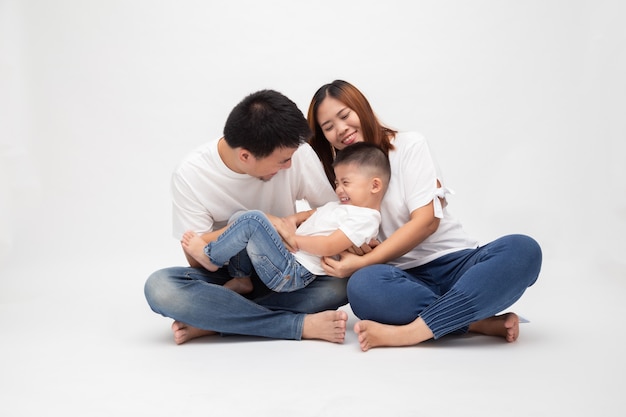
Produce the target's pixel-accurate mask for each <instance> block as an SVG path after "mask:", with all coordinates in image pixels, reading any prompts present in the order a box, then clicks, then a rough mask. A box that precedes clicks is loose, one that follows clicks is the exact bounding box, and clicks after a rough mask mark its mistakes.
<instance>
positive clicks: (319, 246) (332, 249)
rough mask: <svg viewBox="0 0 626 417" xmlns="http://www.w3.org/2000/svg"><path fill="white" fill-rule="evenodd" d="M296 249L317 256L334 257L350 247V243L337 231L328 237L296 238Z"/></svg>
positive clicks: (343, 234)
mask: <svg viewBox="0 0 626 417" xmlns="http://www.w3.org/2000/svg"><path fill="white" fill-rule="evenodd" d="M296 242H297V243H298V248H299V249H300V250H303V251H305V252H309V253H312V254H313V255H318V256H334V255H337V254H339V253H341V252H343V251H345V250H346V249H348V248H351V247H352V241H351V240H350V239H348V236H346V234H345V233H344V232H342V231H341V230H339V229H337V230H335V231H334V232H333V233H331V234H330V235H328V236H298V235H296Z"/></svg>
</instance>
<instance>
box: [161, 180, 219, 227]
mask: <svg viewBox="0 0 626 417" xmlns="http://www.w3.org/2000/svg"><path fill="white" fill-rule="evenodd" d="M171 194H172V234H173V236H174V238H176V239H180V238H181V237H182V235H183V233H185V232H186V231H187V230H193V231H195V232H196V233H200V234H202V233H207V232H210V231H212V230H213V217H212V216H211V213H209V212H208V211H207V209H206V208H205V207H204V206H203V205H202V204H201V203H200V201H199V200H198V198H197V197H196V195H195V193H194V192H193V191H192V189H191V187H190V186H189V183H188V182H187V181H186V180H185V179H184V178H183V176H182V175H181V174H180V173H178V172H175V173H174V174H173V175H172V179H171Z"/></svg>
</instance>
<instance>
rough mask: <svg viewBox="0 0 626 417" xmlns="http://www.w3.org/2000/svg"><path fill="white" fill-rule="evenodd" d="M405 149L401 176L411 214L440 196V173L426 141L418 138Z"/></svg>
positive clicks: (402, 156) (402, 157)
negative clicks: (438, 184)
mask: <svg viewBox="0 0 626 417" xmlns="http://www.w3.org/2000/svg"><path fill="white" fill-rule="evenodd" d="M417 138H418V140H413V141H411V142H410V143H409V145H408V146H406V148H405V149H403V152H402V155H401V166H400V172H399V176H401V178H402V181H403V182H404V183H403V186H404V193H405V198H406V202H407V206H408V209H409V212H412V211H413V210H416V209H418V208H420V207H423V206H425V205H427V204H429V203H430V202H431V201H433V200H434V199H435V197H436V196H437V194H438V191H437V179H438V172H437V166H436V164H435V161H434V159H433V157H432V155H431V152H430V149H429V147H428V143H427V142H426V140H425V139H424V138H423V137H421V136H418V137H417Z"/></svg>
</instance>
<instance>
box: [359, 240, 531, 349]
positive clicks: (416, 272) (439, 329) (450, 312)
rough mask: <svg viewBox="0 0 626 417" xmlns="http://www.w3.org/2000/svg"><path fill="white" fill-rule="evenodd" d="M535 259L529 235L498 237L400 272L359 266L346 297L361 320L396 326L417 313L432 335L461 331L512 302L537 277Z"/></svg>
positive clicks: (385, 268)
mask: <svg viewBox="0 0 626 417" xmlns="http://www.w3.org/2000/svg"><path fill="white" fill-rule="evenodd" d="M541 260H542V255H541V248H540V247H539V245H538V244H537V242H535V240H533V239H532V238H530V237H528V236H524V235H509V236H504V237H502V238H500V239H497V240H495V241H493V242H491V243H489V244H487V245H484V246H481V247H479V248H477V249H467V250H461V251H458V252H454V253H451V254H448V255H444V256H442V257H441V258H439V259H435V260H434V261H431V262H429V263H427V264H425V265H421V266H418V267H416V268H412V269H408V270H406V271H403V270H401V269H398V268H396V267H394V266H390V265H371V266H368V267H365V268H362V269H360V270H358V271H356V272H355V273H354V274H353V275H352V277H350V281H349V282H348V300H349V302H350V307H351V308H352V311H353V312H354V314H355V315H356V316H357V317H359V318H360V319H363V320H374V321H377V322H381V323H386V324H394V325H401V324H407V323H410V322H412V321H414V320H415V319H416V318H418V317H421V318H422V319H423V320H424V322H425V323H426V324H427V325H428V327H429V328H430V330H431V331H432V332H433V334H434V335H435V338H439V337H441V336H444V335H445V334H448V333H452V332H455V333H464V332H466V331H467V330H468V327H469V325H470V324H471V323H474V322H476V321H479V320H482V319H485V318H487V317H491V316H493V315H495V314H497V313H499V312H501V311H502V310H503V309H505V308H508V307H509V306H511V305H512V304H513V303H514V302H515V301H517V300H518V299H519V298H520V297H521V296H522V294H523V293H524V291H526V289H527V288H528V287H530V286H531V285H533V284H534V283H535V281H536V280H537V277H538V276H539V271H540V269H541Z"/></svg>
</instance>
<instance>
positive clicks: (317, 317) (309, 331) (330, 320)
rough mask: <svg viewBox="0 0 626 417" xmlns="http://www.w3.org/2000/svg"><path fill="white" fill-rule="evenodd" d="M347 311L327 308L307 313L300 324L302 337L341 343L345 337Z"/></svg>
mask: <svg viewBox="0 0 626 417" xmlns="http://www.w3.org/2000/svg"><path fill="white" fill-rule="evenodd" d="M347 321H348V313H346V312H345V311H341V310H328V311H322V312H321V313H315V314H307V315H306V316H305V317H304V324H303V326H302V338H303V339H319V340H326V341H327V342H333V343H343V341H344V339H345V338H346V322H347Z"/></svg>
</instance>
